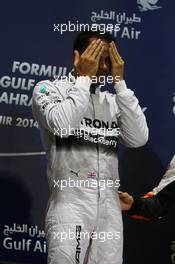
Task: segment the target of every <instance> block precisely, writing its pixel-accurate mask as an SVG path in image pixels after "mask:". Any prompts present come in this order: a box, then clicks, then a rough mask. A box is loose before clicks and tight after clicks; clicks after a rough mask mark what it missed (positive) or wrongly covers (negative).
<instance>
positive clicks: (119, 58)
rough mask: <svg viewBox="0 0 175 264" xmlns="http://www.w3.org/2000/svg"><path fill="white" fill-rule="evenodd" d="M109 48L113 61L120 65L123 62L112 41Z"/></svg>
mask: <svg viewBox="0 0 175 264" xmlns="http://www.w3.org/2000/svg"><path fill="white" fill-rule="evenodd" d="M110 46H111V48H112V53H113V55H114V58H115V60H116V61H117V62H119V63H122V62H123V60H122V57H121V56H120V54H119V52H118V50H117V47H116V45H115V43H114V42H113V41H112V42H111V43H110Z"/></svg>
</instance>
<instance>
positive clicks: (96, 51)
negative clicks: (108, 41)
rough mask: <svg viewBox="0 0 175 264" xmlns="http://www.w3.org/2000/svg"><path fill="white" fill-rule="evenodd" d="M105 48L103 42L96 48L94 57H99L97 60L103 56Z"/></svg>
mask: <svg viewBox="0 0 175 264" xmlns="http://www.w3.org/2000/svg"><path fill="white" fill-rule="evenodd" d="M103 50H104V46H103V44H102V43H101V44H100V45H99V46H98V47H97V48H96V50H95V52H94V53H93V56H92V57H93V58H94V59H97V60H99V59H100V57H101V55H102V53H103Z"/></svg>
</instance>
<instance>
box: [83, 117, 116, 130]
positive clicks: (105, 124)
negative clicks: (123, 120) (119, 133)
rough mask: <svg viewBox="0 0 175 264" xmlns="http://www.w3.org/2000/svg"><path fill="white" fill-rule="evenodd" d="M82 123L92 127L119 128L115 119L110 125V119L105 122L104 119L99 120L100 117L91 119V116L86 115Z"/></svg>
mask: <svg viewBox="0 0 175 264" xmlns="http://www.w3.org/2000/svg"><path fill="white" fill-rule="evenodd" d="M81 124H82V125H85V126H89V127H92V128H93V127H94V128H106V129H109V128H118V125H117V123H116V122H114V121H113V122H112V123H111V125H109V121H107V122H105V121H103V120H98V119H94V120H91V119H90V118H86V117H84V118H83V119H82V120H81Z"/></svg>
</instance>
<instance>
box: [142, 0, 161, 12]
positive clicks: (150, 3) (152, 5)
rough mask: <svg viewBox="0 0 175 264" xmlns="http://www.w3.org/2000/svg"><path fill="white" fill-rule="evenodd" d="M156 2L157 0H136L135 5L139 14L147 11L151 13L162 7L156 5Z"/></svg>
mask: <svg viewBox="0 0 175 264" xmlns="http://www.w3.org/2000/svg"><path fill="white" fill-rule="evenodd" d="M158 2H159V0H137V4H138V7H139V10H140V11H141V12H145V11H149V10H152V11H153V10H156V9H159V8H162V6H158V5H157V3H158Z"/></svg>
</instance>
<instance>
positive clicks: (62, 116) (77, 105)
mask: <svg viewBox="0 0 175 264" xmlns="http://www.w3.org/2000/svg"><path fill="white" fill-rule="evenodd" d="M62 85H63V84H62ZM90 85H91V80H90V78H89V77H83V76H81V77H78V78H77V80H76V83H75V85H74V86H73V87H72V88H70V89H69V91H68V94H67V97H66V98H65V99H63V97H62V96H61V94H60V93H59V87H55V85H54V84H53V83H52V82H50V81H41V82H39V83H37V84H36V86H35V88H34V91H33V100H32V109H33V115H34V117H35V119H36V120H37V121H38V123H39V124H40V125H41V126H43V127H45V128H46V129H48V130H49V131H50V132H51V133H53V134H57V135H61V130H63V129H64V133H65V131H67V133H65V134H66V135H67V136H68V131H69V129H70V128H75V127H78V124H79V122H80V121H81V119H82V118H83V115H84V113H85V112H86V110H87V107H88V104H89V99H90V92H89V89H90ZM65 89H66V88H65Z"/></svg>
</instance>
